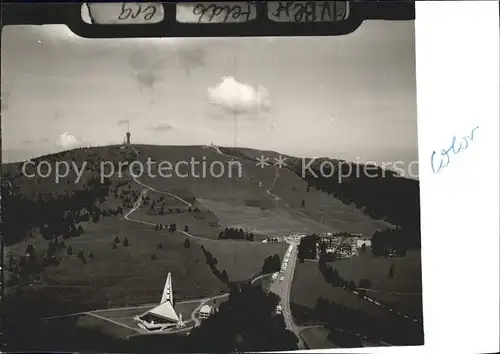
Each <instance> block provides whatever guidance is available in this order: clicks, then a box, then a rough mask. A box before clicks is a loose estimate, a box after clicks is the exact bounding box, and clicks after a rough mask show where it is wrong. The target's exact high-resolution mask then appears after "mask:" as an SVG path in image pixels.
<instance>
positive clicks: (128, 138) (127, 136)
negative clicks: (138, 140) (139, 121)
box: [126, 122, 130, 145]
mask: <svg viewBox="0 0 500 354" xmlns="http://www.w3.org/2000/svg"><path fill="white" fill-rule="evenodd" d="M126 143H127V145H130V122H128V123H127V134H126Z"/></svg>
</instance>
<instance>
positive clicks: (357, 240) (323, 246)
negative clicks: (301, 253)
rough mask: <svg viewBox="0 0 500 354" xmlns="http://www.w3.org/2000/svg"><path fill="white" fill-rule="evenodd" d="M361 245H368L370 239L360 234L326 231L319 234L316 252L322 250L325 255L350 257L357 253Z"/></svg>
mask: <svg viewBox="0 0 500 354" xmlns="http://www.w3.org/2000/svg"><path fill="white" fill-rule="evenodd" d="M363 245H365V247H370V246H371V240H370V238H369V237H366V236H363V235H362V234H355V233H338V234H333V233H331V232H327V233H324V234H320V235H319V241H318V244H317V247H318V249H317V254H318V255H319V254H321V253H322V252H324V253H325V254H326V256H327V257H329V256H330V257H333V256H335V258H337V259H339V258H351V257H356V256H357V255H358V253H359V251H360V250H361V249H362V248H363Z"/></svg>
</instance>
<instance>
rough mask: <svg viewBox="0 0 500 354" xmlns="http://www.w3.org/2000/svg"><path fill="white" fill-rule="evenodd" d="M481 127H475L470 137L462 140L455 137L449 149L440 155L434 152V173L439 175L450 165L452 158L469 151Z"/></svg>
mask: <svg viewBox="0 0 500 354" xmlns="http://www.w3.org/2000/svg"><path fill="white" fill-rule="evenodd" d="M478 128H479V127H475V128H474V129H472V130H471V132H470V134H469V135H466V136H463V137H461V138H459V139H458V138H457V137H456V136H454V137H453V139H452V140H451V145H450V147H449V148H447V149H442V150H441V151H440V152H439V153H437V152H436V151H433V152H432V155H431V167H432V172H434V173H439V172H441V171H442V170H443V168H445V167H447V166H448V165H449V164H450V156H453V155H456V154H458V153H459V152H462V151H464V150H467V148H468V147H469V143H471V142H472V141H473V140H474V132H475V131H476V130H477V129H478Z"/></svg>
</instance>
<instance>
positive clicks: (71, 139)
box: [57, 132, 82, 149]
mask: <svg viewBox="0 0 500 354" xmlns="http://www.w3.org/2000/svg"><path fill="white" fill-rule="evenodd" d="M57 145H58V146H59V147H62V148H64V149H73V148H75V147H78V146H81V145H82V143H81V141H79V140H78V139H77V138H76V137H75V136H74V135H71V134H69V133H68V132H64V133H62V134H61V135H59V139H58V141H57Z"/></svg>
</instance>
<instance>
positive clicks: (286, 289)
mask: <svg viewBox="0 0 500 354" xmlns="http://www.w3.org/2000/svg"><path fill="white" fill-rule="evenodd" d="M297 244H298V241H296V242H295V241H291V243H290V244H289V245H290V246H289V248H288V250H287V254H289V256H288V262H287V263H288V264H287V267H286V268H284V266H283V264H282V274H283V276H284V279H283V280H280V277H281V275H278V278H277V279H276V280H275V281H274V282H273V283H272V284H271V289H270V290H271V292H273V293H275V294H277V295H279V297H280V298H281V302H280V304H281V306H282V308H283V317H284V319H285V324H286V328H287V329H288V330H289V331H291V332H293V333H294V334H295V335H296V336H297V338H299V348H300V349H304V348H306V346H305V345H304V341H303V340H302V337H301V336H300V331H301V330H300V328H299V327H298V326H297V325H296V324H295V322H294V320H293V317H292V311H291V309H290V292H291V289H292V281H293V275H294V272H295V263H296V260H297ZM288 252H289V253H288ZM284 260H285V259H283V261H284Z"/></svg>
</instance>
